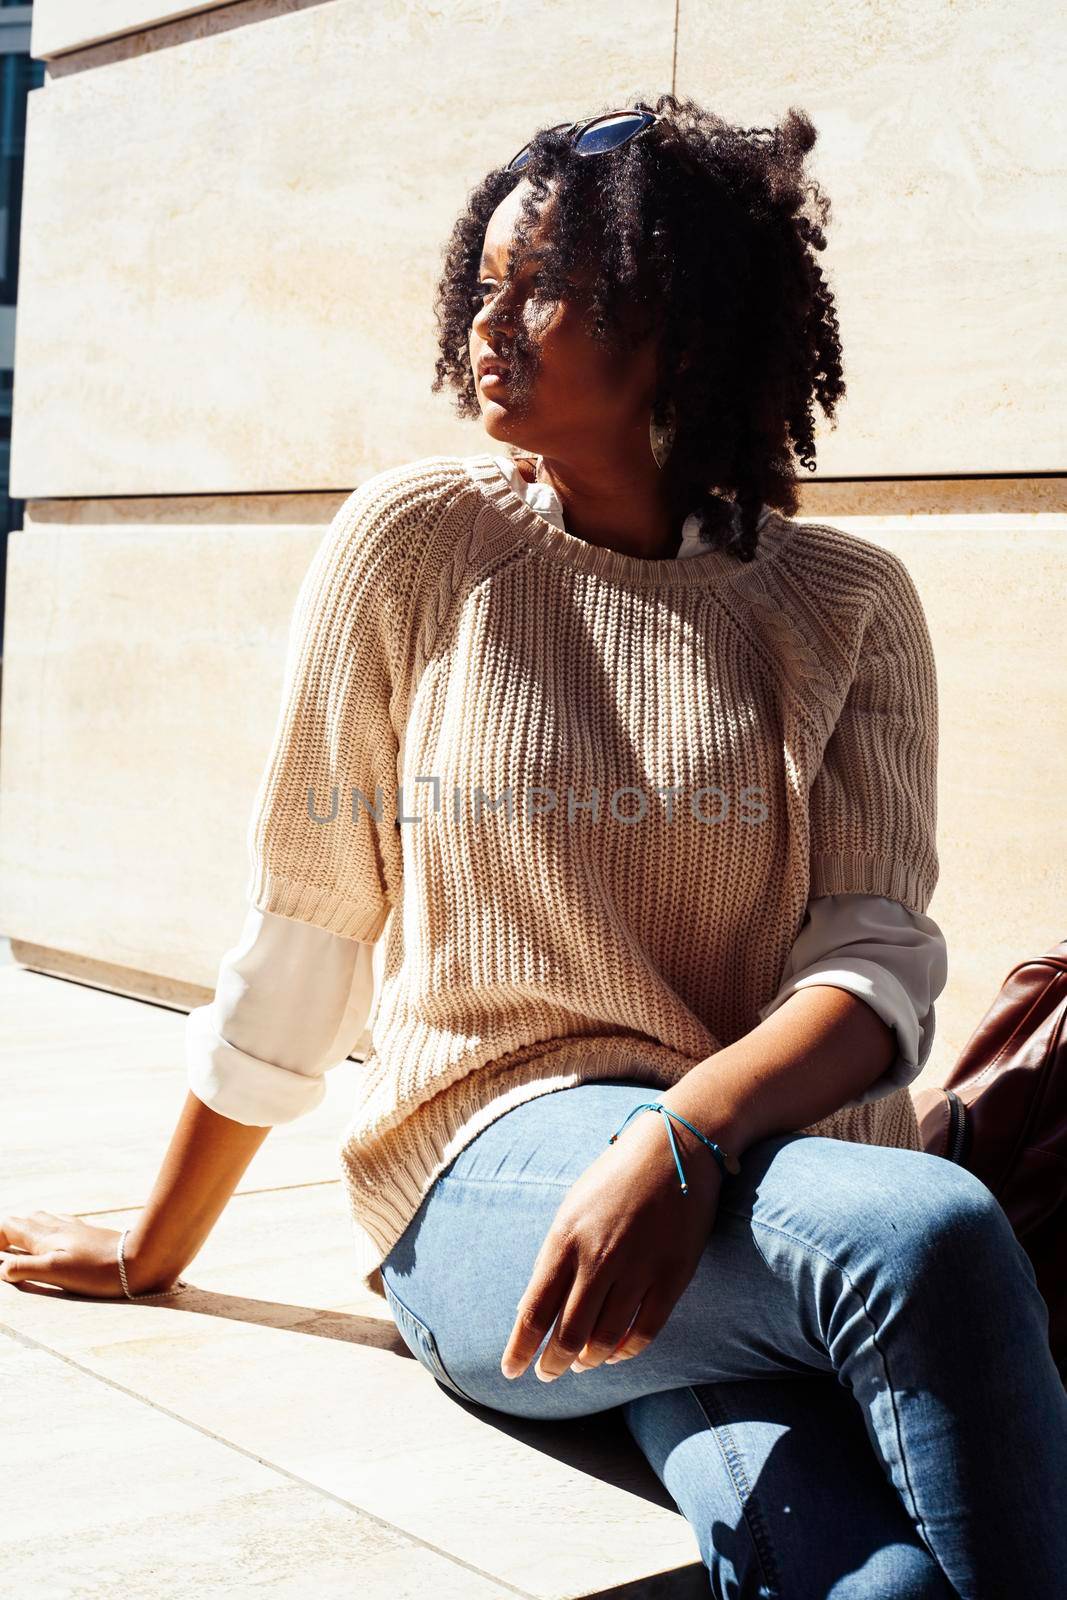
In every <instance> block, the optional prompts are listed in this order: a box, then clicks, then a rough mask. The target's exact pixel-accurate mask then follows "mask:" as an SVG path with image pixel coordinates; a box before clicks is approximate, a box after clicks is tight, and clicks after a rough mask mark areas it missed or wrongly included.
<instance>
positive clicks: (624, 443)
mask: <svg viewBox="0 0 1067 1600" xmlns="http://www.w3.org/2000/svg"><path fill="white" fill-rule="evenodd" d="M529 189H530V184H529V182H528V181H527V180H525V179H520V181H519V183H518V184H517V185H516V187H515V188H514V189H513V190H512V191H511V193H510V194H508V195H507V196H506V197H505V199H504V200H502V201H501V203H500V205H499V206H498V207H497V208H496V210H495V211H494V212H493V215H492V216H491V217H490V219H489V223H488V226H487V227H486V230H485V240H484V244H483V248H482V258H481V263H480V266H479V271H478V279H479V284H478V290H477V297H476V299H475V301H474V302H473V304H474V310H475V315H474V317H473V321H472V323H471V331H470V359H471V368H472V371H473V372H474V375H475V383H476V387H477V392H478V404H479V406H480V407H481V412H482V423H483V426H484V427H485V430H486V432H487V433H488V434H489V435H490V437H491V438H493V439H499V440H501V441H502V442H505V443H508V444H513V445H517V446H518V447H519V448H521V449H523V450H528V451H531V452H532V453H534V454H536V455H542V456H545V457H547V458H549V459H554V458H555V459H559V460H563V461H573V462H575V463H578V462H580V461H582V460H588V461H590V462H593V461H597V460H610V459H611V458H613V457H615V456H617V455H618V454H619V453H620V452H621V451H625V450H627V449H629V448H631V447H632V446H634V447H641V445H642V441H643V447H644V449H646V450H647V448H648V412H649V406H650V405H651V403H652V395H653V390H654V386H655V356H656V344H655V339H654V337H653V336H652V335H649V336H648V337H647V338H645V339H644V340H643V341H642V342H641V344H640V345H638V346H637V347H636V348H634V349H631V350H629V351H626V352H623V353H620V354H612V353H611V352H610V351H609V350H608V349H607V348H606V347H605V346H604V345H602V344H598V343H597V342H596V341H595V340H594V339H593V337H592V336H591V334H590V332H589V326H588V321H587V316H586V311H585V297H584V293H583V288H584V284H585V282H586V279H587V274H586V273H583V272H580V271H579V272H576V273H574V274H573V275H572V277H571V279H570V280H569V288H568V290H567V294H566V297H565V298H563V299H560V300H551V301H549V300H545V299H543V298H541V297H540V296H539V294H538V288H537V267H538V262H537V259H536V252H537V250H538V249H540V248H542V247H543V246H544V244H545V243H546V241H547V240H548V239H549V238H550V237H551V232H550V230H551V227H552V212H553V209H554V206H555V199H554V197H553V196H552V195H551V194H550V196H549V199H548V200H547V201H546V202H545V204H544V206H543V208H542V212H541V215H540V217H539V219H538V221H537V224H536V226H535V227H534V228H533V229H532V238H531V243H530V246H529V247H528V250H529V254H528V255H527V256H526V257H520V258H519V260H518V262H517V265H516V276H515V278H514V280H513V281H512V282H511V283H508V284H505V283H504V276H505V274H506V272H507V266H508V249H509V247H510V245H511V242H512V235H513V230H514V227H515V224H516V222H517V221H518V219H519V212H520V208H521V205H522V202H523V199H524V197H525V195H526V194H527V193H528V192H529ZM482 355H486V356H498V357H500V358H501V359H503V360H505V361H507V362H508V363H509V364H510V367H511V370H510V371H509V372H508V373H507V374H506V375H505V379H504V381H503V382H499V381H497V382H491V383H486V382H485V381H484V380H483V379H482V378H480V377H479V376H478V358H479V357H480V356H482Z"/></svg>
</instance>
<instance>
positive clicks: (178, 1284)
mask: <svg viewBox="0 0 1067 1600" xmlns="http://www.w3.org/2000/svg"><path fill="white" fill-rule="evenodd" d="M129 1231H130V1230H129V1228H123V1230H122V1233H121V1234H120V1235H119V1277H120V1278H121V1279H122V1292H123V1294H124V1295H125V1296H126V1298H127V1300H169V1299H171V1297H172V1296H173V1295H177V1294H183V1293H184V1292H185V1290H186V1289H191V1288H192V1284H190V1283H186V1281H185V1279H184V1278H178V1279H177V1280H176V1281H175V1283H174V1286H173V1288H171V1289H160V1290H159V1291H158V1292H157V1293H156V1294H131V1293H130V1286H129V1284H128V1283H127V1282H126V1263H125V1261H124V1260H123V1256H122V1252H123V1251H124V1249H125V1248H126V1235H127V1234H128V1233H129Z"/></svg>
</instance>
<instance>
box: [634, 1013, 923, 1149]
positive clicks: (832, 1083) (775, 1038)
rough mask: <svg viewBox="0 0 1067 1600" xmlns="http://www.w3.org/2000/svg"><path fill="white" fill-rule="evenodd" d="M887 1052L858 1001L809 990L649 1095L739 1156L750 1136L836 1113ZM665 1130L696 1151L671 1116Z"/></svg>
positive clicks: (890, 1038) (886, 1036)
mask: <svg viewBox="0 0 1067 1600" xmlns="http://www.w3.org/2000/svg"><path fill="white" fill-rule="evenodd" d="M895 1055H896V1035H895V1033H894V1030H893V1029H892V1028H891V1027H890V1026H889V1024H888V1023H886V1022H883V1021H882V1019H881V1017H880V1016H879V1015H878V1013H877V1012H876V1011H874V1010H873V1009H872V1007H870V1006H869V1005H868V1004H867V1002H866V1001H865V1000H861V999H860V998H859V996H858V995H854V994H851V993H850V992H848V991H847V990H845V989H838V988H835V987H834V986H833V985H831V984H821V983H820V984H811V985H810V986H809V987H807V988H804V989H798V990H797V991H796V992H795V993H794V994H792V995H790V997H789V999H788V1000H786V1001H784V1002H783V1004H782V1005H780V1006H779V1007H778V1009H777V1010H776V1011H772V1012H771V1015H770V1016H769V1017H766V1018H765V1019H764V1021H762V1022H761V1023H760V1024H759V1026H758V1027H756V1028H753V1029H752V1031H751V1032H750V1033H746V1034H745V1035H744V1037H743V1038H741V1039H738V1040H736V1041H735V1042H734V1043H733V1044H731V1045H726V1046H725V1047H724V1048H723V1049H722V1050H719V1051H717V1052H716V1053H715V1055H713V1056H708V1057H707V1059H706V1060H704V1061H700V1062H698V1063H697V1065H696V1066H695V1067H693V1068H692V1070H691V1071H689V1072H687V1073H686V1075H685V1077H684V1078H682V1079H681V1080H680V1081H679V1082H678V1083H676V1084H674V1085H673V1086H672V1087H671V1088H670V1089H669V1090H668V1091H667V1092H666V1093H665V1094H662V1095H660V1097H659V1098H660V1099H661V1100H662V1102H663V1104H664V1105H666V1106H668V1107H669V1108H670V1110H672V1111H677V1112H678V1113H679V1114H680V1115H681V1116H683V1117H687V1118H688V1120H689V1121H690V1122H692V1123H693V1124H694V1126H695V1127H697V1128H699V1129H700V1131H701V1132H702V1133H704V1134H707V1136H708V1138H710V1139H716V1140H718V1142H719V1143H720V1144H722V1145H723V1146H724V1148H725V1149H726V1150H727V1151H728V1152H729V1153H730V1154H731V1155H736V1156H741V1155H742V1154H743V1152H744V1151H745V1149H746V1148H747V1147H748V1146H749V1145H750V1144H753V1143H754V1142H755V1141H756V1140H757V1139H765V1138H768V1137H770V1136H771V1135H772V1134H775V1133H792V1132H794V1131H795V1130H796V1129H798V1128H805V1127H807V1126H808V1125H809V1123H813V1122H818V1120H819V1119H820V1118H821V1117H825V1116H829V1115H830V1114H831V1112H834V1111H837V1110H838V1109H839V1108H840V1107H841V1106H843V1105H844V1104H845V1103H846V1102H847V1101H849V1100H851V1099H853V1098H854V1097H855V1096H856V1095H858V1094H862V1092H863V1090H864V1089H866V1088H868V1087H869V1086H870V1085H871V1084H872V1083H874V1081H875V1079H876V1078H879V1077H881V1075H882V1073H883V1072H884V1071H885V1070H886V1068H887V1067H888V1066H889V1064H890V1063H891V1061H892V1060H893V1058H894V1056H895ZM671 1128H672V1131H673V1132H674V1134H675V1137H676V1138H677V1139H678V1141H679V1149H681V1148H682V1147H683V1140H684V1141H686V1142H685V1149H687V1150H693V1151H698V1150H701V1149H702V1148H703V1147H702V1146H701V1144H700V1141H699V1140H698V1139H697V1138H695V1137H694V1135H693V1134H692V1133H690V1132H689V1130H688V1129H687V1128H686V1127H684V1126H683V1125H681V1124H679V1123H677V1122H675V1121H674V1120H673V1119H672V1121H671ZM706 1153H707V1159H708V1160H709V1161H710V1160H711V1159H712V1156H711V1153H710V1151H709V1152H706Z"/></svg>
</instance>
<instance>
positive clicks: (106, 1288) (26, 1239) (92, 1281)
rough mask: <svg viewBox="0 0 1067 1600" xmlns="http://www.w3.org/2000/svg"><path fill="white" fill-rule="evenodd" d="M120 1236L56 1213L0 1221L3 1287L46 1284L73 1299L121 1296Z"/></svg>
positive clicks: (35, 1213) (75, 1218)
mask: <svg viewBox="0 0 1067 1600" xmlns="http://www.w3.org/2000/svg"><path fill="white" fill-rule="evenodd" d="M117 1242H118V1234H117V1233H116V1232H115V1230H114V1229H113V1228H100V1227H97V1226H96V1225H95V1224H94V1223H89V1222H85V1221H83V1220H82V1218H80V1217H75V1216H64V1215H62V1214H61V1213H57V1212H54V1211H34V1212H31V1213H30V1214H29V1215H28V1216H21V1215H16V1214H14V1213H11V1212H9V1213H7V1215H5V1216H3V1217H0V1283H12V1284H19V1283H27V1282H30V1281H33V1282H36V1283H46V1284H49V1285H51V1286H53V1287H55V1288H57V1289H66V1290H68V1291H71V1292H73V1293H74V1294H89V1295H94V1296H102V1297H104V1298H108V1299H110V1298H113V1297H115V1296H117V1295H118V1294H120V1293H121V1292H122V1286H121V1283H120V1281H119V1273H118V1254H117V1249H116V1246H117Z"/></svg>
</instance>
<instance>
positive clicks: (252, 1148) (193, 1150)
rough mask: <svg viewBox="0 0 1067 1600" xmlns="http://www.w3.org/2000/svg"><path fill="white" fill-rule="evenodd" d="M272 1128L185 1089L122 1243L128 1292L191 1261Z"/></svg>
mask: <svg viewBox="0 0 1067 1600" xmlns="http://www.w3.org/2000/svg"><path fill="white" fill-rule="evenodd" d="M269 1132H270V1128H269V1127H266V1128H253V1127H248V1126H246V1124H245V1123H243V1122H233V1121H231V1119H230V1118H229V1117H223V1116H221V1115H220V1114H219V1113H218V1112H217V1111H212V1109H211V1107H210V1106H206V1105H205V1104H204V1102H203V1101H202V1100H200V1099H198V1098H197V1096H196V1095H195V1094H193V1092H192V1090H189V1091H188V1093H187V1094H186V1098H185V1104H184V1106H183V1107H182V1112H181V1116H180V1117H179V1119H178V1125H177V1127H176V1128H175V1130H174V1133H173V1136H172V1137H171V1141H170V1144H169V1146H168V1148H167V1152H166V1155H165V1156H164V1158H163V1165H162V1167H161V1168H160V1171H159V1176H158V1178H157V1179H156V1182H155V1186H154V1187H153V1189H152V1193H151V1195H150V1196H149V1199H148V1203H147V1204H146V1206H145V1208H144V1210H143V1211H142V1212H141V1214H140V1216H139V1217H138V1218H137V1221H136V1222H135V1223H134V1224H133V1226H132V1228H131V1230H130V1234H129V1237H128V1238H127V1240H126V1247H125V1249H124V1251H123V1255H124V1258H125V1262H126V1276H127V1280H128V1282H129V1285H130V1290H131V1292H132V1293H133V1294H147V1293H148V1292H149V1291H150V1290H151V1289H154V1288H156V1287H157V1286H159V1285H163V1284H165V1285H167V1286H168V1287H169V1284H170V1283H172V1282H173V1280H174V1279H175V1278H177V1277H178V1275H179V1274H180V1273H181V1272H182V1270H183V1269H184V1268H185V1267H186V1266H188V1264H189V1262H190V1261H191V1260H192V1259H193V1257H194V1256H195V1255H196V1253H197V1251H198V1250H199V1249H200V1247H201V1245H202V1244H203V1243H204V1240H205V1239H206V1238H207V1236H208V1234H209V1233H210V1232H211V1230H212V1228H213V1227H214V1225H215V1223H216V1222H217V1221H218V1219H219V1216H220V1214H221V1213H222V1211H223V1208H224V1207H225V1205H226V1202H227V1201H228V1200H229V1199H230V1198H231V1197H232V1195H233V1192H234V1190H235V1189H236V1187H237V1185H238V1183H239V1182H240V1181H241V1177H242V1175H243V1174H244V1171H245V1169H246V1168H247V1166H248V1164H249V1162H250V1161H251V1159H252V1157H253V1156H254V1155H255V1153H256V1151H257V1150H258V1149H259V1147H260V1145H261V1144H262V1143H263V1140H264V1139H265V1138H266V1136H267V1134H268V1133H269Z"/></svg>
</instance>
